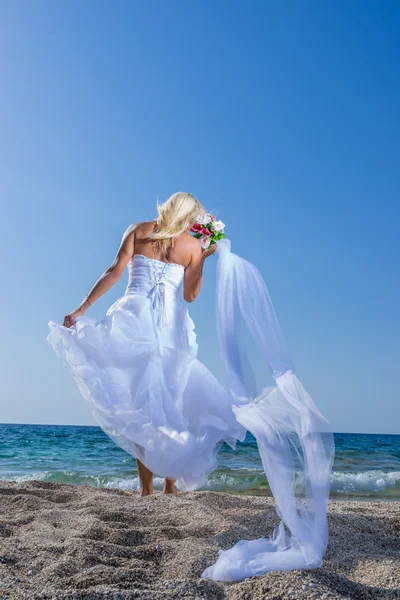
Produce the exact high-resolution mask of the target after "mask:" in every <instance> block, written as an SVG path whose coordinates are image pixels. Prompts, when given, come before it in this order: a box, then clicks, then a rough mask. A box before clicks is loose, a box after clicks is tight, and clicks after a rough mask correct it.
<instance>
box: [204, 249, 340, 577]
mask: <svg viewBox="0 0 400 600" xmlns="http://www.w3.org/2000/svg"><path fill="white" fill-rule="evenodd" d="M217 254H218V263H217V331H218V340H219V346H220V352H221V355H222V358H223V361H224V366H225V372H226V379H227V383H228V388H229V391H230V394H231V397H232V401H233V405H232V409H233V412H234V414H235V416H236V419H237V421H238V422H239V423H240V424H241V425H242V426H243V427H244V428H245V429H246V430H248V431H250V432H251V433H252V434H253V435H254V437H255V438H256V441H257V444H258V449H259V452H260V456H261V459H262V463H263V467H264V470H265V475H266V477H267V480H268V482H269V485H270V487H271V491H272V493H273V495H274V498H275V504H276V512H277V514H278V516H279V518H280V519H281V521H280V524H279V526H277V527H276V528H275V530H274V531H273V532H272V534H271V536H270V537H269V538H260V539H257V540H241V541H239V542H238V543H237V544H235V545H234V546H233V547H232V548H231V549H229V550H225V551H220V553H219V558H218V560H217V561H216V563H215V564H213V565H211V566H210V567H208V568H207V569H206V570H205V571H204V572H203V574H202V577H207V578H209V579H214V580H220V581H234V580H240V579H244V578H246V577H251V576H254V575H261V574H262V573H265V572H267V571H272V570H279V571H283V570H291V569H312V568H316V567H318V566H319V565H320V564H321V562H322V558H323V556H324V553H325V550H326V547H327V542H328V528H327V504H328V499H329V488H330V474H331V469H332V464H333V459H334V453H335V450H334V440H333V433H332V428H331V426H330V424H329V422H328V421H327V420H326V419H325V418H324V416H323V415H322V414H321V413H320V411H319V410H318V408H317V407H316V406H315V404H314V402H313V400H312V399H311V397H310V396H309V394H308V393H307V392H306V390H305V389H304V387H303V385H302V384H301V382H300V381H299V379H298V378H297V376H296V375H295V373H294V368H293V365H292V362H291V359H290V356H289V353H288V350H287V347H286V343H285V340H284V338H283V335H282V331H281V328H280V326H279V322H278V319H277V317H276V314H275V311H274V307H273V305H272V302H271V299H270V296H269V293H268V290H267V287H266V285H265V282H264V280H263V278H262V276H261V274H260V273H259V271H258V270H257V269H256V267H255V266H254V265H253V264H251V263H250V262H248V261H246V260H244V259H242V258H240V257H239V256H237V255H235V254H233V253H232V252H231V244H230V241H229V240H222V241H220V242H219V243H218V248H217ZM250 348H251V351H252V352H250ZM251 354H252V355H256V356H257V357H258V360H257V365H256V364H254V363H252V360H251ZM271 375H272V377H273V379H274V380H275V382H274V385H273V386H272V387H271V386H270V385H269V376H271Z"/></svg>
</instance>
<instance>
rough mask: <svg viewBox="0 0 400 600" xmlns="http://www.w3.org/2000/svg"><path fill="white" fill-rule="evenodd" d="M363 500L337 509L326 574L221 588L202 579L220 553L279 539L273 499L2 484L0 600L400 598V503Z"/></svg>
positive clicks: (338, 503)
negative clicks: (265, 538) (241, 543)
mask: <svg viewBox="0 0 400 600" xmlns="http://www.w3.org/2000/svg"><path fill="white" fill-rule="evenodd" d="M362 500H363V501H362V502H360V500H353V499H352V500H347V499H346V500H340V499H337V498H336V497H335V498H333V499H331V500H330V501H329V506H328V525H329V544H328V549H327V552H326V554H325V557H324V561H323V564H322V566H321V567H320V568H318V569H314V570H310V571H305V570H296V571H286V572H270V573H266V574H265V575H262V576H259V577H252V578H250V579H247V580H244V581H241V582H233V583H222V582H213V581H208V580H205V579H201V578H200V574H201V573H202V571H203V570H204V569H205V568H206V567H207V566H208V565H210V564H211V563H213V562H214V561H215V559H216V557H217V554H218V550H219V549H227V548H229V547H231V546H232V545H233V544H234V543H235V542H237V541H238V540H239V539H254V538H257V537H262V536H269V535H271V533H272V531H273V528H274V527H275V525H277V524H278V522H279V518H278V516H277V515H276V513H275V508H274V501H273V498H272V497H269V496H268V497H266V496H258V495H257V496H251V495H246V494H240V495H235V494H232V493H227V492H216V491H197V492H180V493H179V495H178V496H177V497H175V496H164V495H163V494H162V493H160V492H159V491H155V493H154V495H153V496H148V497H145V498H142V497H141V496H140V495H139V493H138V492H137V491H132V490H121V489H118V488H95V487H92V486H88V485H72V484H64V483H62V484H61V483H51V482H42V481H38V480H29V481H24V482H18V483H17V482H9V481H1V482H0V509H1V514H0V537H1V544H0V598H1V600H14V599H15V600H20V599H21V600H22V599H24V600H27V599H29V600H31V599H32V600H34V599H36V598H49V599H50V600H53V599H55V598H57V599H58V600H60V599H64V598H65V599H66V598H78V599H81V600H83V599H85V600H92V599H95V598H96V599H97V598H111V599H112V600H125V599H126V600H130V599H133V598H135V599H140V600H160V599H164V598H165V599H171V600H172V599H178V598H179V599H181V600H183V599H187V600H189V599H193V600H200V599H203V600H267V599H268V600H279V599H281V598H282V599H283V598H292V599H299V600H303V599H306V598H307V599H308V598H310V599H311V598H321V599H331V600H339V599H344V598H347V599H350V598H351V599H352V600H353V599H356V600H357V599H358V598H359V599H360V600H363V599H364V598H365V599H371V600H375V599H377V600H378V599H385V600H392V599H393V600H394V599H395V598H400V560H399V557H400V539H399V535H400V501H396V500H386V499H373V500H369V499H364V498H363V499H362Z"/></svg>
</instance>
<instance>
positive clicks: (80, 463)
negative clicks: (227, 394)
mask: <svg viewBox="0 0 400 600" xmlns="http://www.w3.org/2000/svg"><path fill="white" fill-rule="evenodd" d="M335 447H336V455H335V463H334V467H333V472H332V478H331V497H338V498H343V499H345V498H360V499H362V498H368V499H372V498H380V499H388V500H390V499H400V435H384V434H360V433H335ZM31 479H38V480H40V481H53V482H57V483H72V484H75V485H92V486H95V487H109V488H121V489H130V490H136V489H138V488H139V479H138V474H137V468H136V462H135V459H134V458H133V457H132V456H130V455H129V454H127V453H126V452H125V451H124V450H122V449H121V448H119V447H118V446H117V445H116V444H115V443H114V442H113V441H112V440H111V439H110V438H109V437H108V436H107V435H106V434H105V433H104V432H103V430H102V429H101V428H100V427H96V426H74V425H20V424H0V480H11V481H28V480H31ZM161 486H162V479H161V478H159V477H155V487H156V488H157V487H158V488H160V487H161ZM204 489H208V490H218V491H225V492H231V493H242V494H270V489H269V486H268V482H267V480H266V478H265V475H264V472H263V469H262V464H261V460H260V457H259V454H258V450H257V444H256V441H255V439H254V438H253V436H252V435H251V434H249V433H248V434H247V436H246V439H245V441H244V442H243V443H238V444H237V448H236V451H233V450H231V449H230V448H229V446H227V445H226V444H223V445H222V446H221V449H220V452H219V454H218V468H217V469H216V470H215V471H214V472H213V473H212V474H211V475H210V477H209V480H208V482H207V484H206V485H205V486H204Z"/></svg>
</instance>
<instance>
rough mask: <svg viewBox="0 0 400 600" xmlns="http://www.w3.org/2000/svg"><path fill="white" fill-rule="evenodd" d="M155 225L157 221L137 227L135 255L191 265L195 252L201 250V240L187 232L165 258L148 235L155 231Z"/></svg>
mask: <svg viewBox="0 0 400 600" xmlns="http://www.w3.org/2000/svg"><path fill="white" fill-rule="evenodd" d="M155 223H156V222H155V221H145V222H142V223H138V224H137V225H136V226H135V228H134V231H133V234H134V253H135V254H142V255H144V256H147V257H149V258H154V259H156V260H160V261H162V262H173V263H177V264H180V265H182V266H183V267H187V266H188V265H189V264H190V260H191V257H192V254H193V252H194V251H195V250H196V249H200V242H199V240H197V239H196V238H193V237H192V236H191V235H190V234H189V233H187V232H186V231H185V232H183V233H182V234H181V235H180V236H178V237H176V238H175V239H174V243H173V245H172V247H171V248H170V249H169V251H168V255H167V257H165V256H164V255H163V253H162V251H161V250H160V249H159V247H158V246H157V244H156V243H155V242H154V241H152V240H149V238H148V235H149V234H150V233H152V232H153V230H154V226H155Z"/></svg>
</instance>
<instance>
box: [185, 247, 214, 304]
mask: <svg viewBox="0 0 400 600" xmlns="http://www.w3.org/2000/svg"><path fill="white" fill-rule="evenodd" d="M215 250H216V245H215V244H213V245H212V246H210V248H209V249H208V250H202V249H201V246H200V244H199V243H197V244H195V245H194V247H193V250H192V256H191V260H190V263H189V264H188V266H187V267H186V269H185V276H184V279H183V297H184V299H185V300H186V302H193V300H195V299H196V297H197V295H198V293H199V292H200V288H201V283H202V280H203V265H204V261H205V259H206V258H207V257H208V256H211V254H214V252H215Z"/></svg>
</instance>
